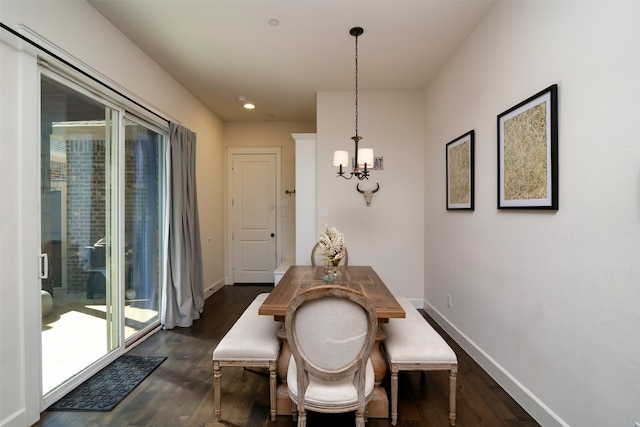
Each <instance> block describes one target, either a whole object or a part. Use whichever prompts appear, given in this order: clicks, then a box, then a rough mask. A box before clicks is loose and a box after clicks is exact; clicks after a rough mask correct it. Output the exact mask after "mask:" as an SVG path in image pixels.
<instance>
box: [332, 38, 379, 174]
mask: <svg viewBox="0 0 640 427" xmlns="http://www.w3.org/2000/svg"><path fill="white" fill-rule="evenodd" d="M362 33H364V30H363V29H362V27H353V28H352V29H350V30H349V34H351V35H352V36H353V37H355V39H356V50H355V63H356V91H355V95H356V96H355V107H356V108H355V111H356V114H355V122H356V134H355V136H352V137H351V139H352V140H353V142H354V143H355V151H354V153H355V158H354V160H353V163H352V164H351V166H352V167H353V170H352V171H351V172H349V173H347V172H344V171H343V169H342V168H343V167H349V164H350V163H349V152H348V151H343V150H339V151H335V152H334V153H333V165H334V166H339V167H340V170H339V171H338V176H341V177H343V178H344V179H351V178H353V177H354V176H355V177H356V178H358V179H359V180H363V179H369V170H368V169H367V167H368V168H371V167H372V166H373V149H372V148H358V143H359V142H360V140H361V139H362V137H361V136H359V135H358V37H359V36H361V35H362Z"/></svg>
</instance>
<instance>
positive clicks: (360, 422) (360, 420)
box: [356, 411, 364, 427]
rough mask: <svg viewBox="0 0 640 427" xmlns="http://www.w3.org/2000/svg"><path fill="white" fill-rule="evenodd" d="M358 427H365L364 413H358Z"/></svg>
mask: <svg viewBox="0 0 640 427" xmlns="http://www.w3.org/2000/svg"><path fill="white" fill-rule="evenodd" d="M356 427H364V412H362V411H356Z"/></svg>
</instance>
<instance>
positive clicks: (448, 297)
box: [447, 294, 451, 308]
mask: <svg viewBox="0 0 640 427" xmlns="http://www.w3.org/2000/svg"><path fill="white" fill-rule="evenodd" d="M447 307H449V308H451V294H447Z"/></svg>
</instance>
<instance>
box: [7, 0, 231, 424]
mask: <svg viewBox="0 0 640 427" xmlns="http://www.w3.org/2000/svg"><path fill="white" fill-rule="evenodd" d="M0 20H1V21H2V23H3V24H5V25H8V26H9V27H11V28H13V29H15V30H19V28H20V27H19V25H20V24H24V25H26V26H28V27H29V28H30V29H31V30H33V31H35V32H36V33H38V34H39V35H40V36H42V37H43V38H45V39H46V40H47V41H49V42H50V43H52V44H54V45H55V46H57V47H58V48H60V49H61V51H64V52H66V53H65V55H66V54H67V53H68V54H69V55H71V56H73V57H75V58H77V59H79V60H80V61H82V62H84V63H85V64H86V65H88V66H89V67H91V68H93V69H95V70H99V72H100V73H101V74H102V75H104V76H105V77H106V78H108V79H110V80H111V81H113V82H114V83H115V84H117V85H119V86H121V87H122V88H124V89H125V90H127V91H128V92H129V93H130V94H131V95H133V96H135V97H136V98H138V99H139V100H141V101H142V102H144V103H145V104H146V105H148V106H149V107H152V108H154V109H156V110H158V111H160V112H163V114H166V116H167V117H168V118H170V119H172V120H174V121H177V122H179V123H181V124H182V125H184V126H186V127H188V128H190V129H191V130H193V131H194V132H195V133H196V134H197V165H196V167H197V173H198V198H199V203H200V206H199V207H200V218H201V219H202V224H201V233H202V236H203V245H202V247H203V259H204V269H205V270H204V282H205V286H211V285H212V284H216V283H222V280H223V277H224V265H223V262H224V245H223V241H224V229H223V213H224V212H223V205H222V203H221V201H222V200H223V178H224V177H223V169H224V168H223V164H224V163H223V161H224V150H223V145H222V122H221V121H220V120H219V119H218V118H217V117H216V116H214V115H213V114H212V113H211V112H210V111H209V110H208V109H206V108H205V107H204V106H203V105H202V104H201V103H200V102H199V101H197V100H196V99H195V98H194V97H193V96H192V95H191V94H189V93H188V92H187V91H186V90H185V89H184V88H183V87H182V86H181V85H179V84H178V83H177V82H176V81H174V80H173V79H172V78H171V77H170V76H169V75H168V74H167V73H166V72H165V71H163V70H162V69H161V68H160V67H159V66H158V65H157V64H155V63H154V62H152V61H151V60H150V59H149V58H148V57H147V56H146V55H145V54H144V53H143V52H142V51H140V50H139V49H138V48H136V47H135V46H134V45H133V44H131V43H130V42H129V41H128V40H127V39H126V38H125V37H124V36H123V35H122V34H120V33H119V32H118V31H117V30H116V29H115V28H114V27H113V26H111V24H110V23H109V22H108V21H106V20H105V19H104V18H103V17H102V16H101V15H100V14H98V13H97V12H96V11H95V10H94V9H93V8H92V7H91V6H90V5H89V4H88V3H86V2H83V1H64V0H63V1H55V2H52V1H35V0H32V1H9V0H2V1H1V2H0ZM0 34H1V35H0V72H1V75H0V89H1V93H2V96H1V97H0V137H1V138H2V139H1V141H0V166H1V167H0V190H1V193H0V198H1V199H2V201H3V202H2V203H1V204H0V230H1V232H2V234H1V236H2V242H1V244H0V325H1V326H0V367H1V372H0V377H1V381H0V402H1V404H0V425H2V426H24V425H31V424H33V423H34V422H35V421H36V420H37V417H38V414H39V412H40V408H39V404H40V396H39V393H40V385H39V371H40V355H39V348H38V346H37V343H38V342H39V341H38V335H39V333H40V322H41V319H40V315H39V310H38V307H39V299H40V292H39V289H40V283H39V280H38V279H37V275H36V266H37V255H38V254H39V253H40V242H39V236H38V230H39V221H40V217H39V199H40V194H39V182H40V175H39V172H38V171H39V162H40V157H39V151H40V142H39V135H38V133H37V132H38V116H37V111H38V110H37V108H39V107H38V105H39V90H38V76H37V73H36V72H35V70H36V63H35V57H33V56H29V55H23V54H22V53H21V50H20V44H19V43H18V42H16V38H15V37H13V36H11V35H9V33H7V32H6V31H4V30H2V31H0ZM159 88H162V89H159ZM34 106H35V113H34V114H31V113H33V107H34ZM25 111H26V112H27V114H24V112H25ZM34 165H35V167H34ZM208 236H211V237H212V241H211V242H210V243H209V242H208V240H207V239H206V237H208Z"/></svg>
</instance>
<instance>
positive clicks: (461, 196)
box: [447, 130, 475, 210]
mask: <svg viewBox="0 0 640 427" xmlns="http://www.w3.org/2000/svg"><path fill="white" fill-rule="evenodd" d="M474 137H475V131H473V130H472V131H469V132H467V133H465V134H464V135H462V136H460V137H458V138H456V139H454V140H453V141H451V142H450V143H448V144H447V210H454V209H466V210H473V143H474Z"/></svg>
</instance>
